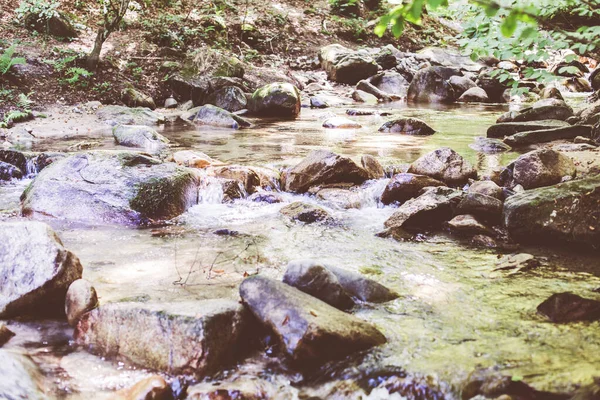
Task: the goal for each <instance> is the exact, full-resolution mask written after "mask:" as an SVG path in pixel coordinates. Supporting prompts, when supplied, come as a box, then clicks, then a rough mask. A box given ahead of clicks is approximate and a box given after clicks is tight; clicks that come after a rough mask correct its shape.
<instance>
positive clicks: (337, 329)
mask: <svg viewBox="0 0 600 400" xmlns="http://www.w3.org/2000/svg"><path fill="white" fill-rule="evenodd" d="M240 296H241V297H242V301H243V302H244V304H245V305H246V306H247V307H248V308H249V309H250V311H251V312H252V313H253V314H254V315H255V316H256V317H257V318H258V320H259V321H260V322H262V323H263V324H264V325H265V326H266V327H268V328H269V329H270V330H272V331H273V333H274V335H275V337H276V338H277V340H278V341H279V343H280V344H281V346H282V347H281V348H282V351H283V353H284V354H285V355H286V356H287V357H288V358H289V359H290V361H291V362H292V363H293V364H295V365H297V366H300V367H309V366H314V365H320V364H323V363H325V362H327V361H331V360H336V359H341V358H343V357H346V356H348V355H350V354H352V353H355V352H357V351H361V350H366V349H369V348H371V347H374V346H378V345H381V344H384V343H385V342H386V339H385V336H383V335H382V334H381V333H380V332H379V331H378V330H377V329H376V328H375V327H373V326H372V325H370V324H368V323H366V322H364V321H362V320H360V319H358V318H356V317H354V316H352V315H349V314H346V313H344V312H342V311H340V310H338V309H336V308H334V307H331V306H330V305H329V304H327V303H325V302H323V301H321V300H319V299H316V298H314V297H312V296H310V295H308V294H306V293H303V292H301V291H300V290H298V289H296V288H293V287H291V286H289V285H286V284H285V283H282V282H277V281H275V280H272V279H269V278H266V277H263V276H253V277H250V278H246V279H245V280H244V281H243V282H242V284H241V285H240Z"/></svg>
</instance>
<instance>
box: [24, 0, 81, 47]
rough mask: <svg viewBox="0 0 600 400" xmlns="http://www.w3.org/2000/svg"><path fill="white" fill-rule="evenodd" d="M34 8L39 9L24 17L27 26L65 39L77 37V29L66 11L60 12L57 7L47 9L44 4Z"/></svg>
mask: <svg viewBox="0 0 600 400" xmlns="http://www.w3.org/2000/svg"><path fill="white" fill-rule="evenodd" d="M32 8H33V9H37V10H36V11H34V12H29V13H27V14H26V15H25V17H24V18H23V23H24V25H25V26H26V27H28V28H30V29H33V30H35V31H36V32H40V33H46V34H50V35H52V36H57V37H59V38H63V39H73V38H75V37H77V30H76V29H75V27H74V26H73V23H72V22H71V20H70V19H69V17H67V15H65V14H64V13H62V12H58V11H56V10H55V9H52V10H50V9H47V10H46V9H45V8H43V6H37V7H32Z"/></svg>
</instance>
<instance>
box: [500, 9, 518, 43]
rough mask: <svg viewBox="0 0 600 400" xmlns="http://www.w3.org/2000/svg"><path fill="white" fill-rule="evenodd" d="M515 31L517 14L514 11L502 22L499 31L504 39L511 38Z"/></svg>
mask: <svg viewBox="0 0 600 400" xmlns="http://www.w3.org/2000/svg"><path fill="white" fill-rule="evenodd" d="M516 29H517V14H516V13H515V12H514V11H511V13H510V14H508V16H507V17H506V18H504V21H502V25H500V31H501V32H502V35H503V36H504V37H511V36H512V34H513V33H515V30H516Z"/></svg>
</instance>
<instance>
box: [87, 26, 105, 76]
mask: <svg viewBox="0 0 600 400" xmlns="http://www.w3.org/2000/svg"><path fill="white" fill-rule="evenodd" d="M105 33H106V31H105V30H104V28H100V29H99V30H98V34H97V35H96V41H95V42H94V48H93V49H92V52H91V53H90V54H89V55H88V57H87V60H86V66H87V69H88V70H90V71H96V69H97V68H98V62H99V61H100V52H101V51H102V45H103V44H104V41H105V40H106V39H107V37H108V35H106V34H105Z"/></svg>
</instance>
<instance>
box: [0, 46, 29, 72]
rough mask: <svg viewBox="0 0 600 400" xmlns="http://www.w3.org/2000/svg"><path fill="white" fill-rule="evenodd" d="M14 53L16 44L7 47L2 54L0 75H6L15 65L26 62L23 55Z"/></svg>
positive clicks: (0, 57)
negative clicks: (18, 55)
mask: <svg viewBox="0 0 600 400" xmlns="http://www.w3.org/2000/svg"><path fill="white" fill-rule="evenodd" d="M13 54H15V46H14V45H13V46H10V47H9V48H8V49H5V50H4V52H3V53H2V54H1V55H0V75H5V74H6V73H7V72H8V70H10V68H11V67H12V66H13V65H18V64H21V65H22V64H26V61H25V59H24V58H23V57H13Z"/></svg>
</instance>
